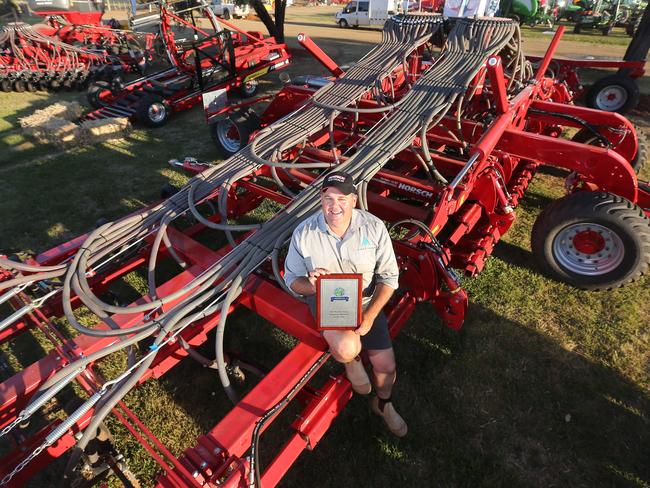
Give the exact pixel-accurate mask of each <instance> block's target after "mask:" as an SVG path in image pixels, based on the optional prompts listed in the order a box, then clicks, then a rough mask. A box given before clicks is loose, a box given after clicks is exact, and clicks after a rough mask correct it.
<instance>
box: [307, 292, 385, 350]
mask: <svg viewBox="0 0 650 488" xmlns="http://www.w3.org/2000/svg"><path fill="white" fill-rule="evenodd" d="M305 299H306V301H307V305H309V309H310V310H311V314H312V316H314V317H315V316H316V297H315V296H313V295H312V296H309V297H305ZM361 346H362V347H363V348H364V349H365V350H371V351H381V350H384V349H390V348H391V347H393V343H392V341H391V339H390V334H389V333H388V319H387V318H386V314H385V313H384V312H383V311H381V312H379V315H377V318H376V319H375V322H374V323H373V324H372V327H371V328H370V331H368V333H367V334H366V335H363V336H361Z"/></svg>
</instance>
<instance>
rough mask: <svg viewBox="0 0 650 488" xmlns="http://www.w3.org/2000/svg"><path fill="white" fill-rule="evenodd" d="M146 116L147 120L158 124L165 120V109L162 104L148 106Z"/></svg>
mask: <svg viewBox="0 0 650 488" xmlns="http://www.w3.org/2000/svg"><path fill="white" fill-rule="evenodd" d="M147 116H148V117H149V120H151V121H152V122H154V123H156V124H158V123H160V122H162V121H163V120H165V117H166V116H167V109H166V108H165V106H164V105H163V104H162V103H159V102H155V103H152V104H151V105H149V109H147Z"/></svg>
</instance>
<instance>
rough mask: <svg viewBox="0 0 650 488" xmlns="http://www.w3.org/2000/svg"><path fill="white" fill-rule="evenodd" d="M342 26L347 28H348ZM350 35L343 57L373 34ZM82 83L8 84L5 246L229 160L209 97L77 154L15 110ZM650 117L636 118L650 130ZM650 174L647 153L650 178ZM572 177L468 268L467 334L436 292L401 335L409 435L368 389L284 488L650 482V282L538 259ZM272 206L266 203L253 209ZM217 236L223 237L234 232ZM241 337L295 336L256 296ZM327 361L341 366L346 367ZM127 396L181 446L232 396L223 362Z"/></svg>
mask: <svg viewBox="0 0 650 488" xmlns="http://www.w3.org/2000/svg"><path fill="white" fill-rule="evenodd" d="M300 20H301V21H304V20H305V19H300ZM306 20H308V21H312V22H315V23H318V22H321V21H322V19H319V18H315V19H306ZM327 22H329V19H328V20H327ZM339 32H341V34H340V35H341V36H346V35H347V36H348V37H349V32H350V31H339ZM326 42H329V43H330V44H333V43H334V42H335V41H334V40H332V39H328V40H327V41H326ZM343 42H345V44H341V45H344V46H345V49H343V48H341V50H345V56H346V59H345V62H347V61H348V60H349V58H352V59H355V58H358V57H359V56H358V55H359V54H360V53H363V52H365V51H366V50H367V49H368V48H369V45H367V44H356V45H355V43H354V42H353V41H350V40H349V39H347V40H345V41H343ZM297 60H298V61H299V62H302V61H306V57H305V56H304V55H299V56H298V57H297ZM314 66H315V64H314V63H311V64H305V65H295V66H294V67H293V68H292V71H293V72H298V73H301V72H302V73H304V72H309V69H311V68H313V67H314ZM266 86H267V87H268V86H270V84H267V85H266ZM82 98H83V95H82V94H77V93H58V94H27V93H24V94H15V93H9V94H7V93H0V117H1V120H0V194H1V195H2V203H0V252H15V251H25V250H27V251H32V252H40V251H43V250H45V249H48V248H50V247H52V246H55V245H57V244H60V243H62V242H65V241H67V240H69V239H70V238H72V237H74V236H76V235H79V234H82V233H84V232H86V231H88V230H89V229H91V228H92V227H93V225H94V223H95V222H96V221H97V220H98V219H99V218H102V217H103V218H108V219H114V218H117V217H120V216H122V215H125V214H126V213H129V212H131V211H133V210H136V209H139V208H142V207H143V206H144V205H146V204H148V203H151V202H153V201H155V200H156V199H157V198H158V195H159V191H160V188H161V187H162V186H163V184H164V183H166V182H172V183H175V184H179V183H182V182H183V181H185V180H186V176H185V175H183V174H180V173H178V172H176V171H174V170H172V169H170V168H169V167H168V165H167V164H166V161H167V160H168V159H170V158H182V157H184V156H186V155H193V156H195V157H197V158H199V159H204V160H214V159H215V157H216V156H215V150H214V147H213V145H212V142H211V140H210V138H209V134H208V129H207V127H206V125H205V122H204V119H203V114H202V112H201V110H200V109H198V108H197V109H194V110H191V111H189V112H185V113H182V114H179V115H176V116H175V117H174V118H173V119H172V120H171V122H170V123H169V124H168V125H167V126H165V127H163V128H161V129H156V130H142V129H138V130H136V131H135V132H134V133H133V135H132V136H131V137H129V138H128V139H127V140H124V141H120V142H111V143H105V144H102V145H98V146H94V147H87V148H82V149H75V150H69V151H61V150H59V149H56V148H54V147H51V146H44V145H39V144H37V143H35V142H34V141H33V140H30V139H29V138H26V137H24V136H23V135H22V134H21V132H20V130H19V128H18V124H17V120H18V118H19V117H22V116H24V115H27V114H30V113H32V112H33V111H34V110H35V109H37V108H39V107H42V106H45V105H48V104H50V103H52V102H53V101H54V100H59V99H66V100H72V99H79V100H81V99H82ZM647 117H648V116H647V114H646V115H644V116H642V117H641V118H638V119H636V122H637V123H638V124H640V125H642V126H644V127H645V128H646V129H647V127H648V118H647ZM649 176H650V168H646V169H645V171H644V172H643V173H642V177H643V178H645V179H646V180H647V179H649ZM562 183H563V180H561V179H560V178H557V177H555V176H552V175H550V174H547V173H541V174H539V175H538V176H537V177H536V179H535V180H534V182H533V184H532V185H531V187H530V189H529V191H528V193H527V195H526V197H525V198H524V200H523V202H522V204H521V206H520V207H519V208H518V209H517V222H516V223H515V225H514V227H513V228H512V229H511V231H510V232H509V233H508V234H506V235H505V236H504V238H503V239H502V241H501V242H500V243H499V245H498V246H497V248H496V250H495V253H494V256H493V257H492V258H491V259H490V260H489V261H488V264H487V266H486V268H485V270H484V272H483V273H482V274H481V275H480V276H479V277H478V278H476V279H474V280H464V286H465V287H466V289H467V290H468V293H469V296H470V307H469V311H468V314H467V320H466V322H465V325H464V328H463V333H462V334H461V335H459V336H458V335H456V334H454V333H451V332H450V331H448V330H446V329H444V328H443V327H442V325H441V322H440V320H439V319H438V318H437V316H436V314H435V311H434V309H433V307H431V306H428V305H421V306H419V307H418V308H417V309H416V313H415V314H414V315H413V316H412V317H411V318H410V320H409V322H408V324H407V326H406V328H405V329H404V331H403V332H402V334H400V336H399V337H398V338H397V339H396V341H395V350H396V355H397V360H398V366H399V377H398V384H397V386H396V390H395V394H394V399H395V402H396V405H397V407H398V409H399V411H400V412H401V413H402V414H403V416H404V417H405V419H406V420H407V422H408V423H409V430H410V432H409V435H408V436H407V437H405V438H404V439H396V438H394V437H392V436H391V435H390V434H389V433H387V431H386V430H385V429H384V428H383V426H382V424H381V421H380V420H379V419H377V418H376V417H375V416H374V415H373V414H372V413H371V412H370V410H369V408H368V406H367V403H366V400H365V399H364V398H362V397H359V396H355V397H354V398H353V399H352V400H351V402H350V404H349V405H348V407H347V408H346V410H345V411H344V412H343V414H342V415H341V416H340V417H339V418H337V420H336V421H335V423H334V425H333V427H332V429H331V430H330V431H329V432H328V434H327V435H326V436H325V437H324V438H323V440H322V441H321V442H320V444H319V445H318V447H317V449H315V450H314V451H313V452H306V453H304V454H303V455H302V456H301V457H300V458H299V460H298V462H297V463H296V464H295V465H294V467H293V468H292V470H291V471H290V472H289V474H288V476H287V477H286V478H285V479H284V480H283V482H282V483H281V486H286V487H292V488H294V487H295V488H298V487H311V486H314V487H335V486H336V487H340V488H352V487H358V486H361V487H395V486H408V485H420V486H441V487H474V486H504V487H512V486H517V487H518V486H536V487H552V486H555V487H569V486H571V487H595V486H635V487H650V462H649V459H650V328H649V326H650V320H649V317H650V280H648V279H647V278H645V279H643V280H641V281H640V282H638V283H635V284H632V285H630V286H628V287H627V288H624V289H620V290H615V291H613V292H611V293H588V292H583V291H579V290H576V289H573V288H571V287H569V286H566V285H563V284H561V283H557V282H555V281H553V280H551V279H549V278H547V277H545V276H543V275H541V274H540V273H539V271H538V269H537V267H536V266H535V264H534V262H533V259H532V256H531V252H530V229H531V227H532V224H533V222H534V220H535V217H536V215H537V214H538V213H539V212H540V210H541V209H542V208H543V207H544V206H545V205H546V204H548V203H549V202H550V201H552V200H553V199H555V198H558V197H560V196H561V195H562V194H563V187H562ZM268 215H269V213H268V210H266V212H265V211H264V209H262V210H261V211H260V212H259V213H258V214H257V218H259V219H265V218H268ZM206 241H207V242H208V243H209V244H210V245H211V247H215V246H217V245H218V242H220V237H219V236H216V235H211V236H209V237H207V238H206ZM123 289H124V296H125V297H127V298H131V297H133V296H136V295H137V292H138V291H141V290H142V289H143V282H142V278H141V276H140V275H139V274H136V273H134V274H132V275H129V276H128V277H127V278H126V279H125V280H124V286H123ZM0 312H1V313H0V316H5V315H6V310H4V309H2V310H0ZM227 341H228V349H231V350H240V351H244V352H245V356H246V357H248V358H254V359H255V360H257V361H258V362H261V363H262V364H263V365H264V366H266V367H267V368H271V367H272V366H273V365H274V364H275V363H277V361H278V360H279V359H281V358H282V357H283V356H284V355H285V354H286V352H287V351H288V350H289V349H290V348H291V347H292V345H293V343H294V342H293V340H292V339H291V338H289V337H287V336H285V335H284V334H283V333H281V332H278V331H277V330H275V329H274V328H273V327H270V326H269V324H267V323H265V322H264V321H263V320H262V319H260V318H258V317H257V316H255V315H253V314H252V313H249V312H247V311H243V310H240V311H237V312H236V313H235V314H234V315H233V317H232V318H231V319H230V320H229V325H228V333H227ZM212 343H213V340H212V337H210V338H209V340H208V341H207V343H206V345H205V347H204V348H203V353H204V354H206V355H207V356H213V354H214V352H213V350H212V346H211V344H212ZM46 348H47V346H46V343H45V341H44V340H43V338H42V337H41V336H39V335H38V334H34V335H33V336H29V335H27V336H26V337H23V338H21V339H20V340H17V341H14V343H12V344H9V345H3V346H2V347H1V348H0V359H2V361H1V363H2V364H4V365H5V368H4V370H3V371H2V373H1V374H2V377H1V379H4V378H5V377H6V376H7V375H8V374H9V369H11V368H13V369H17V368H20V367H21V366H23V365H26V364H29V362H31V361H32V360H34V359H35V358H37V357H39V356H40V355H41V354H42V352H43V349H46ZM123 361H124V358H123V357H116V358H114V359H113V361H112V362H111V363H110V364H109V365H107V366H106V367H105V368H104V371H103V372H104V373H105V374H106V375H107V376H110V375H112V374H114V373H115V371H119V369H120V368H122V367H123V366H124V363H123ZM325 369H326V371H324V374H326V373H336V374H338V373H339V372H340V368H338V367H337V366H336V365H335V364H329V363H328V365H327V366H326V368H325ZM251 385H252V382H246V383H245V384H242V385H239V386H238V388H239V389H240V390H241V391H245V390H247V389H248V388H250V387H251ZM74 397H75V392H74V391H72V390H70V391H66V392H65V393H64V394H63V395H61V396H60V397H59V399H58V402H57V403H56V404H54V405H50V406H49V409H48V415H51V416H57V415H58V416H60V415H62V413H61V411H60V407H66V406H67V407H68V409H69V406H70V405H71V404H72V403H69V402H73V401H74ZM126 403H127V405H128V406H129V407H131V408H132V409H133V410H134V411H135V413H136V414H137V415H138V416H139V417H140V418H141V419H142V420H143V421H144V422H145V424H146V425H147V426H148V427H149V428H150V429H151V430H152V431H153V432H154V433H155V434H156V435H157V436H158V437H159V438H160V439H161V440H162V441H163V442H164V443H165V444H166V445H167V446H168V447H169V449H170V450H171V451H172V452H173V453H174V454H180V453H181V452H182V451H183V450H184V449H185V448H186V447H189V446H192V445H194V444H195V440H196V437H197V436H198V435H200V434H201V433H203V432H205V431H206V430H208V429H210V428H211V427H212V426H214V425H215V424H216V423H217V422H218V421H219V420H220V419H221V417H222V416H223V415H224V413H225V412H227V411H228V410H229V404H228V402H227V400H226V399H225V395H224V394H223V393H222V391H221V387H220V384H219V380H218V378H217V375H216V373H215V372H214V371H213V370H210V369H206V368H202V367H201V366H200V365H198V363H193V362H190V361H185V362H183V363H181V365H179V366H178V367H177V368H175V369H174V370H172V371H171V372H170V373H168V374H167V375H166V376H164V377H163V378H161V379H160V380H156V381H149V382H147V383H146V384H145V385H144V386H143V387H141V388H139V389H137V390H135V391H133V392H131V393H130V394H129V395H128V396H127V397H126ZM295 414H296V409H295V408H290V409H288V410H287V411H286V412H285V413H284V414H283V415H282V416H281V417H280V418H279V420H278V422H277V424H278V425H277V426H276V427H272V428H271V429H270V430H269V432H268V433H266V434H265V435H264V436H263V438H262V442H261V449H262V453H263V454H262V458H263V460H264V461H265V462H268V460H270V459H271V458H272V457H273V455H274V453H275V451H274V449H275V448H277V445H278V443H279V442H280V441H281V440H282V439H283V438H286V434H287V431H288V430H287V429H286V428H284V427H283V425H284V426H286V425H287V423H288V422H290V421H291V420H292V418H293V417H292V416H294V415H295ZM37 423H38V422H35V423H33V425H32V426H31V427H30V428H33V427H35V426H36V424H37ZM109 424H110V427H111V428H112V430H113V433H114V435H115V437H116V442H117V445H118V447H119V449H120V451H121V452H122V453H123V454H124V455H125V456H126V458H127V460H128V462H129V466H130V468H131V470H132V471H133V472H134V473H135V474H136V476H137V477H138V479H139V480H140V481H141V483H142V486H152V485H153V482H154V480H155V477H156V474H157V472H158V470H157V466H156V465H155V463H154V462H153V461H152V460H151V459H150V458H148V457H147V456H146V454H145V452H144V451H143V449H142V448H141V447H140V446H139V445H138V443H137V442H136V441H135V440H134V439H132V438H131V437H129V436H128V435H126V433H125V431H124V429H123V428H122V427H121V426H120V425H119V424H118V423H117V422H116V421H114V420H111V421H110V422H109ZM4 447H5V446H3V448H4ZM3 452H4V451H3ZM61 471H62V464H61V462H59V463H56V464H54V465H52V466H51V467H50V468H49V469H48V470H46V471H45V472H44V473H43V474H41V475H39V476H38V477H37V478H35V479H34V480H33V481H32V482H31V483H30V485H29V486H33V487H43V486H54V485H55V483H57V482H58V479H59V477H60V474H61ZM111 485H112V486H119V483H118V482H117V481H116V480H111Z"/></svg>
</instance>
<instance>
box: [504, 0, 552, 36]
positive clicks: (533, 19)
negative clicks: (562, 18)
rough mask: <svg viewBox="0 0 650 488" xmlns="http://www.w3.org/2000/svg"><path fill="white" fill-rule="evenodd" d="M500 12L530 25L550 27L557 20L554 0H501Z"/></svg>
mask: <svg viewBox="0 0 650 488" xmlns="http://www.w3.org/2000/svg"><path fill="white" fill-rule="evenodd" d="M500 12H501V13H500V15H501V16H503V17H510V18H512V19H515V20H517V21H519V23H520V24H522V25H524V24H525V25H529V26H531V27H535V26H536V25H538V24H541V25H544V26H546V27H548V28H549V29H551V28H553V26H554V25H555V23H556V22H557V20H558V5H557V3H555V2H554V0H502V1H501V5H500Z"/></svg>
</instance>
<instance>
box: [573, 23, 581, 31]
mask: <svg viewBox="0 0 650 488" xmlns="http://www.w3.org/2000/svg"><path fill="white" fill-rule="evenodd" d="M581 32H582V27H581V26H580V23H579V22H576V25H575V26H573V33H574V34H580V33H581Z"/></svg>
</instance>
